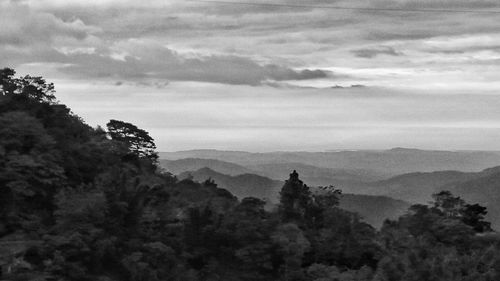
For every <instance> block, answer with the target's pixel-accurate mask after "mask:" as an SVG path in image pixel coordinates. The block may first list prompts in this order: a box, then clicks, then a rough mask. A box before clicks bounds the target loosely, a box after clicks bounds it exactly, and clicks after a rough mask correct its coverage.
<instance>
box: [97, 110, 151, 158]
mask: <svg viewBox="0 0 500 281" xmlns="http://www.w3.org/2000/svg"><path fill="white" fill-rule="evenodd" d="M106 126H107V127H108V133H109V135H110V137H111V138H112V139H113V140H116V141H119V142H121V143H124V144H125V145H126V146H127V147H128V148H129V149H130V151H132V152H133V153H134V154H135V155H137V156H139V157H147V158H149V159H151V160H153V161H156V160H157V159H158V154H157V153H156V152H155V149H156V145H155V143H154V140H153V138H152V137H151V136H149V133H148V132H146V131H145V130H142V129H139V128H137V126H135V125H133V124H131V123H127V122H123V121H119V120H114V119H112V120H110V121H109V122H108V124H106Z"/></svg>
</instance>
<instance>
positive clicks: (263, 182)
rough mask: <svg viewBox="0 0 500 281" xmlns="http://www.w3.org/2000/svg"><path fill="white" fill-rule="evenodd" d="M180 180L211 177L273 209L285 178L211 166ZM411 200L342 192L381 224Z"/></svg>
mask: <svg viewBox="0 0 500 281" xmlns="http://www.w3.org/2000/svg"><path fill="white" fill-rule="evenodd" d="M178 177H179V179H185V178H192V179H193V180H196V181H201V182H203V181H205V180H207V179H212V180H214V181H215V183H216V184H217V185H218V187H220V188H224V189H226V190H228V191H229V192H231V193H232V194H234V195H236V196H237V197H238V198H239V199H242V198H244V197H256V198H261V199H264V200H266V201H267V202H268V203H269V204H268V207H270V208H272V206H273V205H275V204H276V203H277V202H278V201H279V191H280V190H281V187H282V186H283V184H284V181H276V180H272V179H269V178H266V177H262V176H259V175H255V174H242V175H237V176H230V175H224V174H221V173H218V172H216V171H214V170H211V169H209V168H201V169H199V170H196V171H190V172H183V173H181V174H179V176H178ZM409 206H410V203H407V202H404V201H402V200H395V199H392V198H389V197H385V196H370V195H359V194H342V195H341V197H340V207H341V208H344V209H346V210H349V211H352V212H356V213H358V214H359V215H360V216H361V217H362V218H363V220H364V221H366V222H368V223H369V224H371V225H373V226H375V227H380V226H381V225H382V223H383V221H384V220H385V219H387V218H391V219H395V218H397V217H399V216H400V215H402V214H404V213H405V212H406V210H407V209H408V207H409Z"/></svg>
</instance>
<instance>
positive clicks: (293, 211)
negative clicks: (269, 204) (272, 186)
mask: <svg viewBox="0 0 500 281" xmlns="http://www.w3.org/2000/svg"><path fill="white" fill-rule="evenodd" d="M280 203H281V212H282V217H283V220H284V221H296V220H302V219H303V218H304V216H305V214H306V211H307V208H308V206H309V204H310V203H311V192H310V191H309V187H308V186H307V185H305V184H304V183H303V182H302V181H301V180H300V179H299V174H298V173H297V171H295V170H294V171H293V172H292V173H291V174H290V178H289V179H288V180H287V181H285V184H284V185H283V188H282V189H281V192H280Z"/></svg>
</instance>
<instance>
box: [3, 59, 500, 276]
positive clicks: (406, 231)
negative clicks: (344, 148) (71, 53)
mask: <svg viewBox="0 0 500 281" xmlns="http://www.w3.org/2000/svg"><path fill="white" fill-rule="evenodd" d="M299 172H300V171H299ZM283 176H284V177H285V176H287V175H283ZM0 189H1V196H0V266H1V269H0V270H1V271H0V279H2V280H26V281H28V280H32V281H35V280H37V281H38V280H40V281H42V280H47V281H48V280H78V281H87V280H88V281H91V280H99V281H113V280H117V281H118V280H126V281H159V280H175V281H197V280H200V281H201V280H207V281H215V280H234V281H250V280H287V281H292V280H293V281H313V280H314V281H498V280H500V236H499V235H498V233H496V232H495V231H493V230H492V228H491V225H490V223H489V222H487V221H486V220H485V218H484V216H485V215H486V214H487V211H488V210H487V209H486V208H485V207H484V206H482V205H480V204H476V202H466V201H465V200H463V199H462V198H460V197H458V196H455V195H453V194H452V193H451V192H449V191H446V190H443V191H441V192H437V193H435V194H433V195H432V198H433V202H431V203H429V204H416V205H412V206H411V207H410V208H409V209H408V210H407V212H406V213H405V214H404V215H403V216H401V217H399V218H397V219H394V220H386V221H385V222H384V223H383V226H382V227H381V228H380V229H376V228H374V227H373V226H371V225H369V224H368V223H366V222H364V221H363V219H362V218H361V217H360V216H359V215H358V214H356V213H353V212H350V211H347V210H344V209H342V208H340V206H339V196H340V195H341V190H339V189H336V188H334V187H331V186H325V187H322V188H315V189H311V188H310V187H308V185H307V183H304V182H303V181H302V180H301V179H300V174H299V173H298V172H297V171H293V170H291V171H290V174H289V178H288V180H286V181H285V183H284V185H283V186H282V188H281V191H280V193H279V203H278V204H277V206H276V207H275V208H273V209H271V210H269V209H268V208H265V205H266V202H265V201H264V200H262V199H259V198H254V197H246V198H243V199H241V200H239V199H238V198H237V197H235V196H234V195H233V194H231V193H230V192H228V191H227V190H225V189H222V188H219V187H218V185H217V182H215V181H213V180H211V179H208V180H206V181H202V182H197V181H194V180H193V179H190V178H186V179H182V180H180V179H178V178H177V177H176V176H174V175H173V174H172V173H170V172H169V171H167V170H164V169H161V168H160V166H159V160H158V153H157V152H156V147H155V143H154V140H153V138H152V137H151V136H150V135H149V133H148V132H147V131H145V130H142V129H140V128H138V127H137V126H135V125H133V124H131V123H128V122H126V121H120V120H110V121H109V122H108V123H107V125H106V128H102V127H97V128H93V127H91V126H89V125H87V124H86V123H85V122H84V121H83V120H82V119H81V118H80V117H78V116H77V115H76V114H75V113H73V112H72V111H71V109H70V108H68V107H67V106H65V105H64V104H61V103H60V102H58V100H57V99H56V97H55V90H54V85H53V84H51V83H49V82H47V81H45V80H44V79H43V78H42V77H34V76H29V75H27V76H16V73H15V71H14V70H13V69H10V68H5V69H2V70H0Z"/></svg>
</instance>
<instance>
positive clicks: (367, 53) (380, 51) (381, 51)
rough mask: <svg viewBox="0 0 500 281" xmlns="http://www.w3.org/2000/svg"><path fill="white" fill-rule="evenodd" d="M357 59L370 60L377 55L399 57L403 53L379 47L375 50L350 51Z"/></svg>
mask: <svg viewBox="0 0 500 281" xmlns="http://www.w3.org/2000/svg"><path fill="white" fill-rule="evenodd" d="M351 52H352V53H353V54H355V55H356V56H357V57H360V58H367V59H371V58H374V57H376V56H378V55H388V56H401V55H403V53H401V52H399V51H396V50H395V49H394V48H392V47H387V46H381V47H376V48H366V49H357V50H353V51H351Z"/></svg>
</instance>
